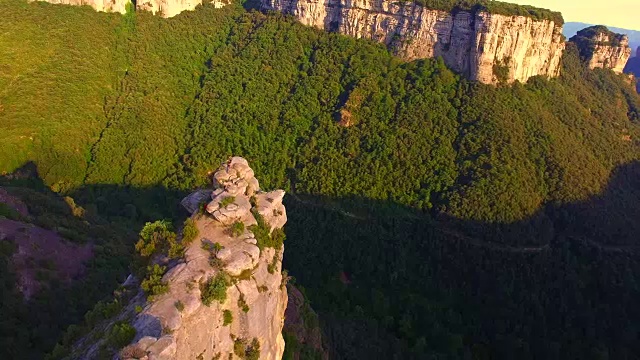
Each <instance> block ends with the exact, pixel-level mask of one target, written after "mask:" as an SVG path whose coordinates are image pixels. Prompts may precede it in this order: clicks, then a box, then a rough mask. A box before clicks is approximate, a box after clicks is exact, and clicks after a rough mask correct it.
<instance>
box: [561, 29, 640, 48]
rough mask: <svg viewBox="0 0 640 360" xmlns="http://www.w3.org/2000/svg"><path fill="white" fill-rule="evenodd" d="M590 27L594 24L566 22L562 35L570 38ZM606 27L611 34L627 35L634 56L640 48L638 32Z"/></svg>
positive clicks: (639, 34)
mask: <svg viewBox="0 0 640 360" xmlns="http://www.w3.org/2000/svg"><path fill="white" fill-rule="evenodd" d="M592 25H595V24H585V23H580V22H567V23H565V24H564V30H563V33H564V36H566V37H567V38H570V37H572V36H573V35H575V34H576V33H577V32H578V31H580V30H582V29H584V28H586V27H589V26H592ZM607 27H608V28H609V30H611V31H613V32H616V33H619V34H627V35H628V36H629V46H631V49H632V50H633V56H635V55H636V50H637V49H638V46H640V31H637V30H628V29H621V28H617V27H611V26H607Z"/></svg>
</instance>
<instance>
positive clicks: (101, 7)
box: [30, 0, 130, 14]
mask: <svg viewBox="0 0 640 360" xmlns="http://www.w3.org/2000/svg"><path fill="white" fill-rule="evenodd" d="M30 1H44V2H48V3H51V4H64V5H87V6H91V7H92V8H94V9H96V10H97V11H103V12H119V13H121V14H124V13H125V11H126V9H125V6H126V5H127V4H128V3H129V2H130V1H128V0H30Z"/></svg>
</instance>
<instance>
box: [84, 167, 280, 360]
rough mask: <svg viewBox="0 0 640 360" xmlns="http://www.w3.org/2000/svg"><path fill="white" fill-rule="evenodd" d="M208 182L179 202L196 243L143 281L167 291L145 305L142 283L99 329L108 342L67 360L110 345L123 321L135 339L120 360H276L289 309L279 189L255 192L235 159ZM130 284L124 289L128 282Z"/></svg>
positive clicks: (247, 169)
mask: <svg viewBox="0 0 640 360" xmlns="http://www.w3.org/2000/svg"><path fill="white" fill-rule="evenodd" d="M213 178H214V180H213V181H214V188H212V189H205V190H199V191H196V192H194V193H192V194H191V195H189V196H188V197H186V198H185V199H184V200H183V201H182V205H183V206H184V207H185V208H186V209H188V210H189V211H190V212H191V213H192V214H193V215H192V217H191V219H192V220H193V222H192V223H191V224H192V225H191V229H190V230H189V231H190V233H191V234H196V233H197V236H195V235H192V236H191V237H195V238H193V239H192V240H191V241H192V242H191V243H190V244H189V245H187V246H185V247H184V252H183V255H182V256H180V257H178V259H169V260H167V259H163V257H160V258H157V257H156V258H155V259H154V261H153V262H154V263H156V264H158V263H159V264H160V265H163V266H166V268H167V269H168V271H166V273H165V274H164V275H163V276H162V278H161V281H158V280H159V279H155V280H154V279H153V276H151V277H150V276H149V275H147V278H146V279H145V281H146V282H147V284H148V283H149V282H154V284H155V285H154V286H158V287H159V288H162V287H166V288H165V290H163V291H157V290H154V292H155V294H154V295H153V296H151V297H147V296H148V295H149V292H148V291H146V290H148V287H147V288H146V289H145V281H143V282H142V286H141V287H142V289H145V291H146V292H145V293H143V291H142V290H140V288H138V289H139V290H138V291H137V295H136V296H134V297H133V298H132V299H131V300H130V301H129V302H128V305H127V307H126V308H125V310H124V311H122V313H121V314H120V315H118V316H116V317H115V318H113V319H111V320H110V323H109V324H108V325H106V326H104V327H103V330H99V331H98V334H100V333H102V334H108V336H106V338H107V339H106V340H104V339H103V340H101V341H98V342H97V343H96V342H91V341H89V342H91V343H90V344H89V345H88V346H87V345H84V344H80V346H76V349H79V348H84V349H85V350H82V351H75V354H76V356H75V357H77V358H96V357H98V354H99V353H100V351H104V349H105V348H107V347H109V346H112V345H113V343H114V341H113V338H114V335H113V334H114V331H118V330H114V328H116V326H118V324H123V323H124V324H126V325H121V326H124V329H130V330H128V331H129V332H130V333H134V334H135V338H134V339H133V341H132V342H131V343H130V344H129V345H127V346H125V347H124V348H122V349H121V350H120V351H119V358H120V359H156V360H161V359H166V360H169V359H178V360H181V359H184V360H193V359H232V358H233V359H277V360H280V359H281V358H282V355H283V352H284V345H285V343H284V339H283V336H282V328H283V325H284V316H285V309H286V307H287V302H288V297H287V289H286V282H287V279H288V277H287V275H286V273H284V274H283V273H282V267H281V266H282V256H283V252H284V248H283V243H282V240H283V238H284V233H283V232H282V230H281V228H282V226H283V225H284V224H285V222H286V221H287V215H286V211H285V208H284V205H283V204H282V199H283V197H284V191H282V190H275V191H271V192H262V191H260V190H259V184H258V181H257V180H256V178H255V177H254V172H253V170H252V169H251V168H250V167H249V165H248V163H247V161H246V160H245V159H243V158H239V157H234V158H232V159H230V160H229V161H228V162H227V163H225V164H224V165H223V166H222V167H221V168H220V169H219V170H218V171H217V172H215V174H214V176H213ZM186 227H187V226H186V225H185V229H186ZM195 228H197V232H196V231H195ZM143 231H144V230H143ZM186 233H187V230H183V241H185V240H184V239H185V238H186V237H187V236H188V235H187V234H186ZM158 236H162V235H161V234H158ZM154 237H155V234H154ZM137 248H138V246H137ZM132 279H133V277H130V279H128V281H127V282H126V283H125V284H124V288H126V287H127V286H130V284H131V283H135V280H132ZM133 329H135V331H134V330H133ZM121 332H122V331H121ZM116 334H117V332H116ZM100 336H102V337H103V338H104V337H105V336H103V335H100ZM95 337H96V336H92V335H90V336H88V338H95ZM85 342H86V340H85ZM128 342H129V340H127V343H128ZM121 346H122V345H121ZM78 354H79V355H78Z"/></svg>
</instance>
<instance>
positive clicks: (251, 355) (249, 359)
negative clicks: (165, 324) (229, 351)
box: [233, 338, 260, 360]
mask: <svg viewBox="0 0 640 360" xmlns="http://www.w3.org/2000/svg"><path fill="white" fill-rule="evenodd" d="M233 353H234V354H236V356H237V357H239V358H240V359H244V360H258V359H259V358H260V342H259V341H258V339H257V338H253V340H252V341H251V343H249V342H248V340H246V339H242V338H237V339H235V341H234V342H233Z"/></svg>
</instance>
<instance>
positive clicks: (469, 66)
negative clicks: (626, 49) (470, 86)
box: [262, 0, 565, 84]
mask: <svg viewBox="0 0 640 360" xmlns="http://www.w3.org/2000/svg"><path fill="white" fill-rule="evenodd" d="M262 6H263V8H265V9H268V10H277V11H281V12H283V13H286V14H291V15H293V16H295V17H297V18H298V19H299V20H300V22H302V23H303V24H306V25H309V26H315V27H317V28H319V29H324V30H328V31H335V32H339V33H341V34H345V35H350V36H353V37H356V38H367V39H372V40H375V41H378V42H381V43H384V44H385V45H387V46H388V47H389V48H390V49H392V50H393V51H394V52H395V53H396V54H397V55H399V56H401V57H403V58H405V59H407V60H414V59H421V58H433V57H438V56H442V57H443V58H444V60H445V63H446V64H447V65H448V66H449V67H450V68H452V69H453V70H455V71H457V72H459V73H461V74H463V75H464V76H466V77H467V78H469V79H471V80H478V81H480V82H483V83H490V84H493V83H497V82H498V77H497V76H496V73H495V71H494V70H496V69H495V67H496V66H504V67H506V70H507V71H506V74H505V75H506V79H505V80H506V81H507V82H513V81H515V80H519V81H521V82H526V81H527V80H528V79H529V78H530V77H532V76H535V75H546V76H550V77H555V76H558V75H559V72H560V59H561V58H562V54H563V51H564V48H565V43H564V38H563V36H562V26H561V24H556V23H554V22H553V21H548V20H543V21H536V20H534V19H532V18H530V17H524V16H505V15H496V14H489V13H487V12H477V13H471V12H468V11H459V12H456V13H449V12H445V11H438V10H430V9H426V8H424V7H422V6H420V5H416V4H415V3H413V2H411V1H408V2H403V1H390V0H263V3H262Z"/></svg>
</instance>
